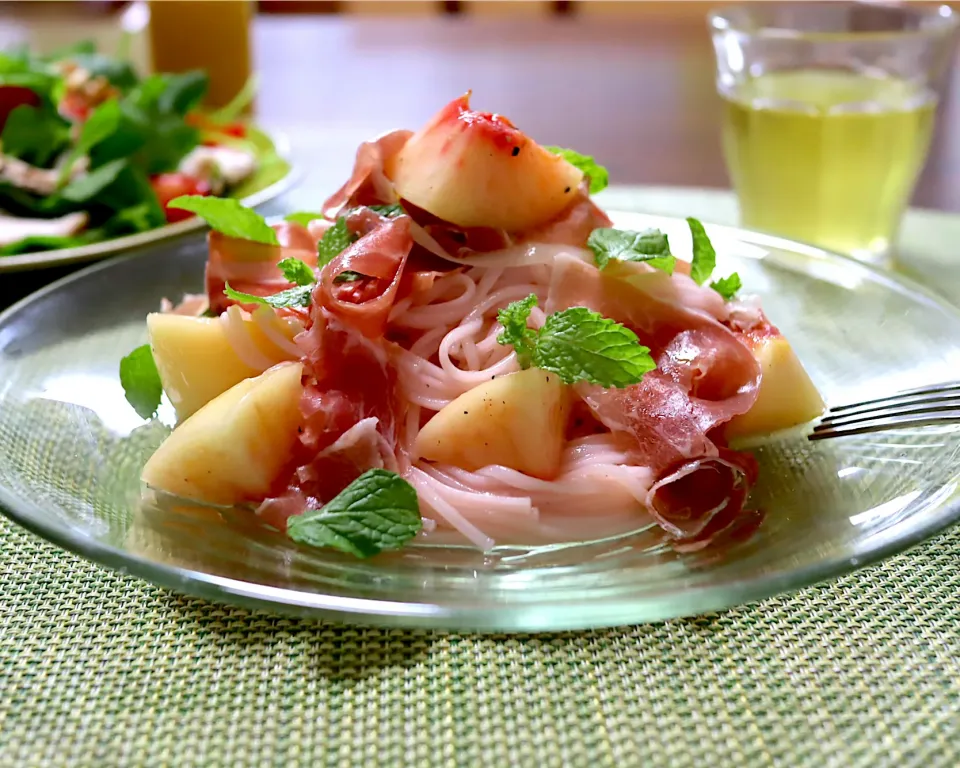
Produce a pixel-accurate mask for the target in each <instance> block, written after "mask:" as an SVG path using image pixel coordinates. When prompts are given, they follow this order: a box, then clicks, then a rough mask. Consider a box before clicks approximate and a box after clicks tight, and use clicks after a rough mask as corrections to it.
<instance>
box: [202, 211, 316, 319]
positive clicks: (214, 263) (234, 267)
mask: <svg viewBox="0 0 960 768" xmlns="http://www.w3.org/2000/svg"><path fill="white" fill-rule="evenodd" d="M273 229H274V231H276V232H277V239H278V240H279V241H280V245H268V244H266V243H255V242H253V241H252V240H241V239H240V238H235V237H229V236H227V235H224V234H223V233H221V232H216V231H212V232H210V234H209V235H208V237H207V245H208V252H209V257H208V259H207V267H206V273H205V283H206V290H207V300H208V302H209V305H210V310H211V311H212V312H215V313H216V314H220V313H221V312H223V311H224V310H225V309H226V308H227V307H229V306H230V305H232V304H236V303H237V302H235V301H233V300H232V299H229V298H227V296H226V295H225V294H224V292H223V291H224V289H225V288H226V285H227V283H229V284H230V287H231V288H233V289H234V290H235V291H240V292H242V293H249V294H252V295H254V296H270V295H272V294H274V293H279V292H280V291H284V290H286V289H287V288H291V287H293V284H292V283H291V282H290V281H289V280H287V279H286V278H285V277H284V276H283V273H282V272H281V271H280V269H279V268H278V267H277V264H278V263H279V262H280V261H282V260H283V259H287V258H296V259H300V260H301V261H304V262H306V263H307V264H309V265H310V266H311V267H316V266H317V243H316V240H315V239H314V238H313V237H312V236H311V235H310V233H309V232H308V231H307V229H306V228H305V227H302V226H300V225H299V224H291V223H289V222H284V223H282V224H278V225H276V226H274V227H273ZM241 306H243V307H244V308H246V309H255V308H256V307H254V306H251V305H241Z"/></svg>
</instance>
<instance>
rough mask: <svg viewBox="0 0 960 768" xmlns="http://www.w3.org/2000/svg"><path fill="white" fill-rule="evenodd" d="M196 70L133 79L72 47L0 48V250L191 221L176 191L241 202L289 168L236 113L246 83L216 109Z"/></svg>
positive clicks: (42, 247)
mask: <svg viewBox="0 0 960 768" xmlns="http://www.w3.org/2000/svg"><path fill="white" fill-rule="evenodd" d="M207 88H208V77H207V75H206V73H204V72H202V71H199V70H197V71H190V72H183V73H178V74H164V73H160V74H152V75H148V76H146V77H141V76H140V75H138V73H137V72H136V71H135V70H134V69H133V67H132V66H131V65H130V63H129V62H127V61H125V60H123V59H122V58H121V57H117V56H108V55H106V54H103V53H100V52H98V51H97V50H96V48H95V47H94V46H93V45H92V44H90V43H81V44H79V45H76V46H73V47H71V48H69V49H66V50H62V51H59V52H57V53H55V54H52V55H48V56H40V55H37V54H36V53H32V52H30V51H28V50H25V49H20V50H14V51H6V52H2V53H0V258H2V257H3V256H9V255H15V254H20V253H28V252H34V251H46V250H53V249H59V248H70V247H76V246H83V245H88V244H91V243H96V242H100V241H103V240H109V239H112V238H116V237H120V236H123V235H129V234H134V233H137V232H145V231H147V230H151V229H155V228H158V227H162V226H164V225H166V224H169V223H174V222H177V221H182V220H184V219H186V218H190V217H192V216H193V215H194V214H193V212H191V211H188V210H185V209H180V208H171V207H169V206H168V203H169V202H170V201H171V200H173V199H174V198H176V197H180V196H182V195H195V196H209V197H232V198H243V197H245V196H247V195H250V194H252V193H254V192H256V191H259V190H261V189H263V188H265V187H267V186H269V185H270V184H273V183H274V182H276V181H278V180H279V179H281V178H283V177H284V176H285V175H286V174H287V173H288V172H289V166H288V165H287V163H286V161H284V160H283V159H282V158H281V157H280V156H279V155H278V154H277V151H276V149H275V147H274V145H273V143H272V142H271V140H270V139H269V138H268V137H267V136H266V135H265V134H264V133H262V132H261V131H259V130H257V129H256V128H255V127H253V126H252V125H250V124H249V123H248V122H246V121H243V120H241V118H240V115H241V113H242V112H243V110H244V109H245V107H246V106H247V105H248V104H249V102H250V100H251V99H252V96H253V92H254V82H253V80H251V81H250V82H249V83H248V84H247V86H246V87H245V88H244V89H243V90H242V91H241V92H240V93H239V94H237V96H236V98H235V99H234V100H233V102H231V103H230V104H228V105H227V106H225V107H223V108H222V109H220V110H217V111H215V112H210V111H204V110H202V109H201V107H200V104H201V101H202V99H203V97H204V96H205V94H206V92H207Z"/></svg>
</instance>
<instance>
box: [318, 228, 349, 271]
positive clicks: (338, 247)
mask: <svg viewBox="0 0 960 768" xmlns="http://www.w3.org/2000/svg"><path fill="white" fill-rule="evenodd" d="M356 240H357V236H356V235H354V234H353V232H351V231H350V230H349V229H347V220H346V218H344V217H343V216H341V217H340V218H339V219H337V221H336V223H335V224H334V225H333V226H332V227H330V229H328V230H327V231H326V232H324V233H323V237H322V238H320V242H319V243H317V257H318V258H317V268H318V269H319V268H321V267H325V266H326V265H327V264H329V263H330V262H331V261H333V260H334V259H335V258H337V256H339V255H340V254H341V253H343V251H344V250H345V249H346V248H347V247H348V246H349V245H350V244H351V243H354V242H356Z"/></svg>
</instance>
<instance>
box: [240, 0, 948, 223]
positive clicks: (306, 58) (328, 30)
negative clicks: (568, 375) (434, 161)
mask: <svg viewBox="0 0 960 768" xmlns="http://www.w3.org/2000/svg"><path fill="white" fill-rule="evenodd" d="M682 5H684V6H685V5H687V4H686V3H682ZM696 5H700V4H699V3H697V4H696ZM255 57H256V63H257V66H258V68H259V70H260V72H261V77H262V80H261V83H262V87H261V97H260V102H259V103H260V111H261V115H262V116H263V118H264V119H265V120H267V121H268V122H269V123H270V124H271V125H277V126H290V127H291V129H295V130H296V131H297V132H298V135H307V136H310V137H311V138H312V140H315V141H317V142H321V141H322V137H323V135H324V132H328V133H329V134H331V135H336V136H338V137H340V138H341V140H342V141H344V142H345V143H344V146H346V144H348V143H349V139H350V137H352V136H356V137H357V138H358V139H359V138H363V137H364V136H368V135H370V134H372V133H376V132H379V131H382V130H388V129H391V128H394V127H408V128H417V127H419V126H420V125H421V124H422V123H423V122H424V121H425V120H426V119H427V118H428V117H429V116H430V115H431V114H432V113H433V112H434V111H436V110H437V109H438V108H439V107H440V106H442V105H443V104H445V103H446V102H447V101H449V100H450V99H451V98H453V97H455V96H457V95H459V94H460V93H462V92H464V91H466V90H467V89H473V94H474V98H473V103H474V106H476V107H477V108H480V109H484V110H491V111H498V112H502V113H504V114H506V115H507V116H509V117H510V118H511V119H513V120H514V122H515V123H516V124H517V125H518V126H519V127H520V128H521V129H523V130H525V131H527V132H528V133H530V134H531V135H532V136H533V137H534V138H536V139H537V140H539V141H541V142H544V143H550V144H560V145H562V146H568V147H573V148H576V149H577V150H578V151H581V152H585V153H588V154H593V155H595V156H596V157H597V158H598V159H599V160H600V161H601V162H602V163H604V164H605V165H607V166H608V168H609V169H610V173H611V183H615V184H676V185H695V186H708V187H726V186H728V180H727V175H726V171H725V168H724V164H723V159H722V157H721V154H720V143H719V116H720V111H719V106H720V105H719V101H718V98H717V96H716V94H715V91H714V63H713V52H712V47H711V44H710V39H709V36H708V34H707V30H706V24H705V21H704V19H703V17H702V16H701V15H700V14H691V13H689V12H684V13H682V14H679V15H677V16H670V15H668V14H664V13H657V14H642V15H641V16H634V15H631V14H623V15H616V14H610V13H607V14H604V15H595V16H583V15H580V16H573V17H565V16H559V17H557V16H553V17H550V16H544V17H541V18H529V17H524V16H515V17H492V18H491V17H479V16H440V17H418V18H392V19H378V18H370V17H366V16H361V17H356V16H344V15H340V16H320V15H318V16H302V15H300V16H274V15H269V16H260V17H259V18H258V19H257V22H256V25H255ZM958 88H960V79H958V78H955V77H954V78H952V80H951V84H950V86H949V88H948V93H947V94H946V98H945V100H944V102H943V104H942V107H941V109H940V112H939V121H938V123H939V124H938V130H937V134H936V139H935V142H934V145H933V148H932V150H931V153H930V158H929V162H928V164H927V167H926V169H925V171H924V173H923V176H922V178H921V180H920V183H919V185H918V189H917V192H916V195H915V198H914V204H915V205H919V206H923V207H932V208H940V209H946V210H952V211H960V97H958V93H957V91H958ZM344 137H346V139H344ZM337 146H340V144H337ZM338 165H339V163H338Z"/></svg>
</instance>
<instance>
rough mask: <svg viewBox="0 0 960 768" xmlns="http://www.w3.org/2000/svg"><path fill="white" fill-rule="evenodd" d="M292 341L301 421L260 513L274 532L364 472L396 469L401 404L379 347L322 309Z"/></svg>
mask: <svg viewBox="0 0 960 768" xmlns="http://www.w3.org/2000/svg"><path fill="white" fill-rule="evenodd" d="M312 314H313V324H312V326H311V327H310V329H309V330H307V331H304V332H303V333H301V334H300V335H299V336H297V338H296V343H297V345H298V346H300V348H301V349H302V350H303V352H304V357H303V363H304V374H303V388H304V389H303V395H302V397H301V400H300V410H301V412H302V414H303V425H302V427H301V433H300V439H299V445H298V447H297V450H296V451H295V457H294V462H293V467H292V469H291V471H290V473H289V474H288V475H287V476H286V478H285V479H283V480H282V481H281V482H280V483H279V484H278V487H277V488H276V489H275V494H276V495H275V496H274V497H273V498H270V499H267V500H266V501H265V502H264V503H263V504H262V505H261V507H260V509H259V514H260V515H261V517H262V518H263V519H265V520H266V521H267V522H269V523H270V524H271V525H274V526H275V527H277V528H280V529H281V530H282V529H284V528H285V527H286V520H287V518H288V517H290V516H291V515H295V514H300V513H302V512H303V511H304V509H305V508H307V507H311V506H313V507H319V506H322V505H323V504H324V503H326V502H327V501H329V500H330V499H332V498H333V497H334V496H336V495H337V494H338V493H339V492H340V491H342V490H343V489H344V488H345V487H346V486H347V485H349V484H350V483H351V482H352V481H353V480H355V479H356V478H357V477H359V476H360V475H361V474H362V473H363V472H364V471H366V470H367V469H370V468H371V467H385V468H387V469H395V468H396V458H395V452H396V447H397V425H398V424H399V423H400V421H399V419H400V417H401V414H400V404H399V399H398V396H397V379H396V373H395V370H394V368H393V366H392V365H391V363H390V358H389V355H388V353H387V349H386V344H385V342H384V341H383V340H382V339H369V338H367V337H366V336H364V335H363V334H361V333H359V332H358V331H357V330H354V329H353V328H351V327H348V326H347V325H344V324H342V323H341V322H340V321H339V320H338V319H337V318H336V317H335V316H334V315H332V314H331V313H329V312H327V311H326V310H325V309H323V308H322V307H316V308H315V309H314V311H313V312H312Z"/></svg>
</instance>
